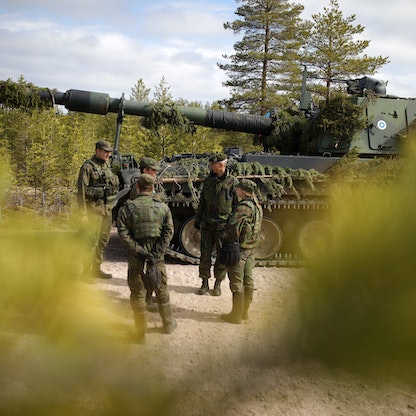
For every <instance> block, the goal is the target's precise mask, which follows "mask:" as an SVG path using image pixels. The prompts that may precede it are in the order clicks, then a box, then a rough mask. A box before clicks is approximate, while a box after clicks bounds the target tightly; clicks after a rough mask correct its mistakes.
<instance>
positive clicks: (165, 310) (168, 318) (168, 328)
mask: <svg viewBox="0 0 416 416" xmlns="http://www.w3.org/2000/svg"><path fill="white" fill-rule="evenodd" d="M157 306H158V308H159V313H160V317H161V318H162V322H163V327H164V329H165V333H166V334H171V333H172V332H173V331H174V330H175V328H176V327H177V324H176V320H175V319H174V318H173V316H172V310H171V308H170V303H158V304H157Z"/></svg>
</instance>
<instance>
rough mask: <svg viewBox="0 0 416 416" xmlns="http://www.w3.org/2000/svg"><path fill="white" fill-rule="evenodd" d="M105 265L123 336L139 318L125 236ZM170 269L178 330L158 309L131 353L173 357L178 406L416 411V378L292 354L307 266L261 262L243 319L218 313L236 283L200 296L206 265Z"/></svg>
mask: <svg viewBox="0 0 416 416" xmlns="http://www.w3.org/2000/svg"><path fill="white" fill-rule="evenodd" d="M103 269H104V270H105V271H106V272H110V273H112V274H113V279H112V280H109V281H98V282H97V283H96V287H97V289H99V290H101V291H103V292H104V294H105V295H106V296H108V297H109V298H110V300H111V302H112V303H113V304H115V306H116V310H117V311H118V312H117V320H118V325H117V326H115V328H116V327H117V331H118V335H119V336H120V337H123V336H124V335H125V334H126V333H127V332H128V331H129V329H130V328H132V325H133V320H132V315H131V310H130V305H129V300H128V299H129V290H128V287H127V283H126V275H127V263H126V259H125V254H124V251H123V250H122V248H121V247H120V245H119V243H118V240H117V237H116V236H113V239H112V241H111V243H110V245H109V246H108V248H107V250H106V261H105V263H104V265H103ZM167 270H168V276H169V287H170V296H171V304H172V308H173V313H174V316H175V318H176V320H177V322H178V327H177V330H176V331H175V332H174V333H173V334H172V335H166V334H163V333H162V331H161V321H160V317H159V315H158V314H157V313H149V323H148V333H147V335H146V344H145V345H143V346H139V345H132V346H131V350H130V353H131V354H132V356H133V357H134V355H135V354H138V355H140V356H142V354H145V355H146V356H147V357H153V358H148V359H147V362H146V365H148V366H149V369H151V368H152V366H153V365H155V364H156V361H161V362H164V363H165V364H164V367H163V377H164V379H165V381H166V382H167V383H168V385H170V386H171V388H172V389H173V390H174V391H175V392H176V394H177V397H179V399H178V401H177V402H176V403H175V404H174V408H175V413H176V414H178V415H193V416H194V415H199V414H200V415H211V414H212V415H213V414H223V415H239V416H245V415H256V416H258V415H264V416H268V415H270V416H276V415H305V416H306V415H307V416H313V415H316V416H318V415H319V416H330V415H331V416H332V415H333V416H335V415H337V416H338V415H343V416H346V415H351V416H352V415H354V416H355V415H374V416H379V415H389V416H390V415H415V414H416V393H415V391H414V387H412V386H409V385H408V384H406V383H404V382H401V381H398V380H395V379H394V378H393V377H389V376H385V377H384V376H383V379H381V378H379V379H371V380H370V379H362V378H358V377H356V376H354V375H353V374H350V373H348V372H343V371H340V370H335V369H331V368H327V367H325V366H323V365H322V364H320V363H316V362H299V361H298V360H293V359H291V358H290V357H291V354H289V351H287V347H285V343H284V339H282V331H281V330H280V328H283V327H284V326H285V325H286V324H287V323H288V320H290V319H291V317H290V316H291V314H290V313H288V311H290V310H292V311H295V310H296V301H295V299H296V296H295V294H296V285H297V283H298V282H300V281H301V279H303V278H306V277H305V273H304V270H303V269H289V268H278V269H277V268H256V269H255V271H254V277H255V281H256V289H257V290H256V291H255V294H254V300H253V304H252V307H251V309H250V319H249V321H248V322H245V323H244V324H242V325H233V324H227V323H225V322H223V321H221V319H220V317H219V315H220V314H221V313H224V312H229V310H230V308H231V293H230V290H229V288H228V284H227V283H228V282H224V284H223V287H222V289H223V294H222V296H220V297H213V296H209V295H207V296H198V295H197V294H196V290H197V289H198V287H199V285H200V280H199V279H198V267H197V266H193V265H181V264H170V263H168V264H167ZM210 283H211V286H212V281H211V282H210ZM155 352H157V354H155ZM146 353H149V354H146ZM181 398H182V399H181Z"/></svg>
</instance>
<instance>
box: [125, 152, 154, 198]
mask: <svg viewBox="0 0 416 416" xmlns="http://www.w3.org/2000/svg"><path fill="white" fill-rule="evenodd" d="M139 170H140V173H147V174H148V175H151V176H153V177H154V178H156V176H157V173H158V172H159V170H160V166H159V164H158V163H157V161H156V160H155V159H153V158H151V157H142V158H141V159H140V161H139ZM136 190H137V188H136V187H135V186H134V184H133V185H132V187H131V190H130V199H134V198H136V196H137V192H136Z"/></svg>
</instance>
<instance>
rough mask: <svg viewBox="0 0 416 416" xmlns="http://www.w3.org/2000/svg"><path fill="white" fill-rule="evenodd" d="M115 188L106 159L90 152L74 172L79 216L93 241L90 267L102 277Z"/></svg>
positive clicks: (116, 190)
mask: <svg viewBox="0 0 416 416" xmlns="http://www.w3.org/2000/svg"><path fill="white" fill-rule="evenodd" d="M98 143H100V142H98ZM105 143H108V142H105ZM118 191H119V179H118V176H117V175H116V174H114V173H113V171H112V170H111V166H110V163H109V162H108V161H104V160H101V159H99V158H97V157H96V156H95V155H94V156H92V157H91V159H89V160H86V161H85V162H84V163H83V165H82V166H81V168H80V170H79V175H78V207H79V209H80V211H81V215H82V216H84V217H86V218H87V219H88V225H89V227H90V228H89V232H90V233H91V235H92V237H93V240H94V243H93V253H92V257H93V261H92V264H91V269H92V270H93V272H94V273H98V274H99V277H104V276H101V274H104V273H102V272H101V271H100V265H101V263H102V262H103V255H104V249H105V247H106V245H107V244H108V241H109V239H110V232H111V225H112V209H113V208H114V206H115V202H116V201H115V199H116V194H117V193H118ZM108 276H109V275H108Z"/></svg>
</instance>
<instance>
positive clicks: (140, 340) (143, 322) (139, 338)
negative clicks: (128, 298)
mask: <svg viewBox="0 0 416 416" xmlns="http://www.w3.org/2000/svg"><path fill="white" fill-rule="evenodd" d="M134 325H135V327H136V332H135V333H134V334H133V335H132V339H133V340H134V342H137V344H144V343H145V341H146V339H145V334H146V329H147V312H146V311H140V312H135V313H134Z"/></svg>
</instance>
